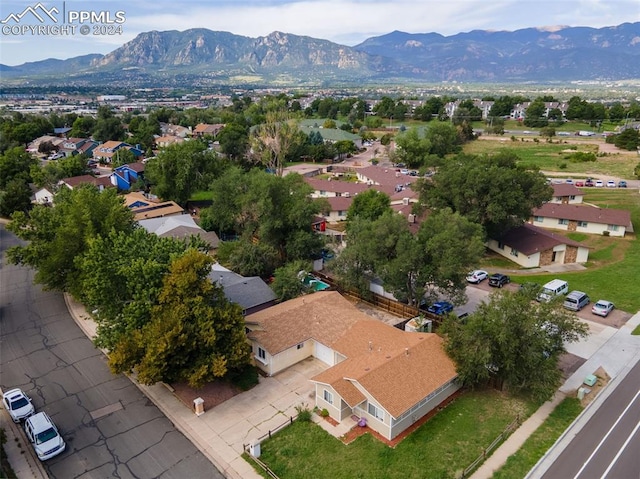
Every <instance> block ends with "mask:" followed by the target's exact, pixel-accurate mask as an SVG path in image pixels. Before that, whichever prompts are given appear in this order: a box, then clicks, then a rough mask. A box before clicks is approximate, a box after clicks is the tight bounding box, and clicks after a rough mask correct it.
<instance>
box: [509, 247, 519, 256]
mask: <svg viewBox="0 0 640 479" xmlns="http://www.w3.org/2000/svg"><path fill="white" fill-rule="evenodd" d="M511 256H515V257H517V256H518V250H517V249H515V248H511Z"/></svg>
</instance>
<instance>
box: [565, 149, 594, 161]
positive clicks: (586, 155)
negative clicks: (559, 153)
mask: <svg viewBox="0 0 640 479" xmlns="http://www.w3.org/2000/svg"><path fill="white" fill-rule="evenodd" d="M569 159H570V161H572V162H574V163H585V162H587V161H596V155H595V153H590V152H584V151H576V152H575V153H572V154H571V157H570V158H569Z"/></svg>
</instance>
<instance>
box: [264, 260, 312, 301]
mask: <svg viewBox="0 0 640 479" xmlns="http://www.w3.org/2000/svg"><path fill="white" fill-rule="evenodd" d="M311 270H312V268H311V264H310V263H309V262H308V261H303V260H297V261H292V262H290V263H287V264H285V265H284V266H281V267H280V268H277V269H276V271H275V272H274V273H273V283H272V284H271V288H272V289H273V291H274V293H275V294H276V297H277V298H278V301H287V300H289V299H293V298H297V297H298V296H300V295H302V294H304V293H306V292H307V290H308V289H309V288H308V286H306V285H305V284H304V283H303V281H302V279H303V278H304V276H306V275H307V274H308V273H309V272H310V271H311Z"/></svg>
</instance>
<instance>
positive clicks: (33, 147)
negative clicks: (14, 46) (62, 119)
mask: <svg viewBox="0 0 640 479" xmlns="http://www.w3.org/2000/svg"><path fill="white" fill-rule="evenodd" d="M64 140H65V139H64V138H60V137H58V136H51V135H43V136H40V137H38V138H36V139H35V140H33V141H32V142H30V143H29V144H28V145H27V151H28V152H29V153H34V154H36V153H38V150H39V148H40V145H41V144H42V143H46V142H49V143H51V145H52V146H53V148H54V149H55V150H56V151H58V148H60V146H61V145H62V144H63V143H64Z"/></svg>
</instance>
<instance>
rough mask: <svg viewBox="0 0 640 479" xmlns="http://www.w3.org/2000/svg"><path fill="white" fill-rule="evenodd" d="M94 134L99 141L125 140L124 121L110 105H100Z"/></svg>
mask: <svg viewBox="0 0 640 479" xmlns="http://www.w3.org/2000/svg"><path fill="white" fill-rule="evenodd" d="M92 136H93V138H94V140H96V141H99V142H105V141H109V140H114V141H117V140H124V128H123V126H122V123H121V122H120V119H119V118H117V117H116V116H115V115H114V114H113V112H112V111H111V109H110V108H109V107H108V106H100V107H98V119H97V120H96V124H95V126H94V127H93V131H92Z"/></svg>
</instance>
